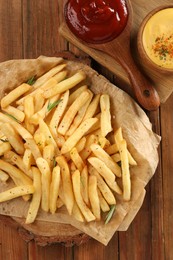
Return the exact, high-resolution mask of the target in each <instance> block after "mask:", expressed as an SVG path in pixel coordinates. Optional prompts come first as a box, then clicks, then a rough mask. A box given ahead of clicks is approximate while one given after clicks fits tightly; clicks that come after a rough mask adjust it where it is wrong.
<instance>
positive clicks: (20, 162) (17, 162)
mask: <svg viewBox="0 0 173 260" xmlns="http://www.w3.org/2000/svg"><path fill="white" fill-rule="evenodd" d="M4 158H7V159H8V160H10V161H11V162H12V163H13V164H14V165H16V166H17V167H18V168H19V169H20V170H21V171H22V172H24V173H25V174H26V175H28V177H30V178H32V173H31V171H30V170H27V169H26V167H25V164H24V163H23V160H22V158H21V157H20V156H19V155H18V154H16V153H14V152H13V151H8V152H6V153H5V154H4Z"/></svg>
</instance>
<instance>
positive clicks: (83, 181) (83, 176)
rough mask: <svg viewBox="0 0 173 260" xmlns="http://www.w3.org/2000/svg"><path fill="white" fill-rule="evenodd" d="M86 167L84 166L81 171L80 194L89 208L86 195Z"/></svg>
mask: <svg viewBox="0 0 173 260" xmlns="http://www.w3.org/2000/svg"><path fill="white" fill-rule="evenodd" d="M88 175H89V174H88V167H87V165H85V167H84V168H83V170H82V171H81V176H80V180H81V185H80V186H81V194H82V198H83V200H84V202H85V203H86V204H87V205H88V206H89V195H88Z"/></svg>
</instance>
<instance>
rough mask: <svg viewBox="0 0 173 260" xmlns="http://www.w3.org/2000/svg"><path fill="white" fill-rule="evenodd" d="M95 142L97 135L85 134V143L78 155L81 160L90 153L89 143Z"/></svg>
mask: <svg viewBox="0 0 173 260" xmlns="http://www.w3.org/2000/svg"><path fill="white" fill-rule="evenodd" d="M96 142H97V137H96V136H95V135H89V136H87V140H86V144H85V147H84V149H83V150H82V151H81V153H80V156H81V158H82V159H83V160H86V159H87V158H88V157H89V155H90V154H91V152H92V151H91V148H90V146H91V144H94V143H96Z"/></svg>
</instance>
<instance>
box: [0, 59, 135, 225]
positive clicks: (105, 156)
mask: <svg viewBox="0 0 173 260" xmlns="http://www.w3.org/2000/svg"><path fill="white" fill-rule="evenodd" d="M86 77H87V76H86V74H85V72H84V71H77V72H74V73H73V74H72V72H69V71H68V69H67V68H66V63H65V62H64V61H63V62H62V63H61V64H59V65H57V66H56V67H54V68H53V69H51V70H50V71H48V72H47V73H45V74H44V75H43V76H41V77H39V78H38V79H36V80H35V79H34V78H33V79H32V80H31V79H30V80H29V81H28V82H27V83H23V84H21V85H20V86H18V87H16V88H15V89H14V90H12V91H11V92H10V93H8V94H6V95H5V96H4V97H3V98H2V100H1V112H0V181H1V182H8V179H9V178H11V179H12V181H13V182H14V187H13V188H10V189H8V190H6V191H3V192H1V193H0V202H4V201H8V200H11V199H15V198H17V197H22V198H23V199H24V200H25V201H30V206H29V210H28V214H27V217H26V223H32V222H34V220H35V219H36V217H37V214H38V211H39V209H40V208H41V209H42V210H44V211H46V212H50V213H52V214H54V213H55V212H58V209H59V208H61V207H62V206H65V207H66V209H67V211H68V213H69V215H72V216H73V217H74V218H75V219H77V220H78V221H81V222H90V221H94V220H97V221H99V220H101V219H103V218H102V212H108V213H109V211H110V209H111V207H112V206H114V205H116V194H119V195H120V196H122V197H123V199H124V200H126V201H128V200H130V198H131V180H130V165H132V166H134V165H137V163H136V161H135V160H134V158H133V157H132V155H131V154H130V152H129V151H128V149H127V143H126V140H125V139H124V138H123V133H122V129H121V127H120V128H119V129H117V130H116V131H115V129H113V128H112V124H111V120H112V118H111V112H110V111H111V110H110V97H109V95H107V94H105V93H100V94H94V93H92V92H91V90H90V89H89V87H88V86H87V85H84V83H85V78H86ZM110 136H111V139H110V138H109V137H110ZM112 137H113V138H112ZM110 140H113V141H110Z"/></svg>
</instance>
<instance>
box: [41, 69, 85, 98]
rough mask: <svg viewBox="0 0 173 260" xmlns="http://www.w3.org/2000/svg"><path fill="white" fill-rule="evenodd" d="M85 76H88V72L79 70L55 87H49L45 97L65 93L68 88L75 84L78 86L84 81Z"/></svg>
mask: <svg viewBox="0 0 173 260" xmlns="http://www.w3.org/2000/svg"><path fill="white" fill-rule="evenodd" d="M85 78H86V74H85V73H84V72H83V71H79V72H77V73H76V74H74V75H73V76H72V77H70V78H68V79H65V80H63V81H61V82H60V83H58V84H57V85H56V86H54V87H53V88H51V89H47V90H46V91H45V92H44V94H43V96H44V97H45V98H50V97H52V96H55V95H56V94H60V93H63V92H65V91H66V90H68V89H71V88H73V87H74V86H76V85H77V84H78V83H80V82H81V81H83V80H84V79H85Z"/></svg>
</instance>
